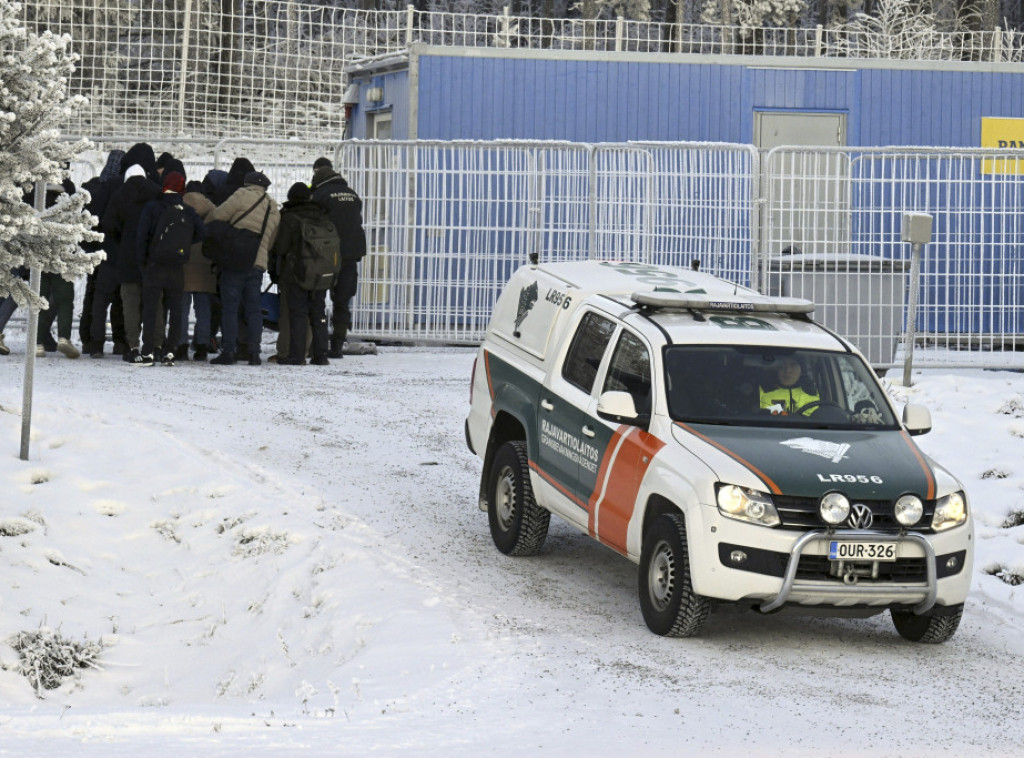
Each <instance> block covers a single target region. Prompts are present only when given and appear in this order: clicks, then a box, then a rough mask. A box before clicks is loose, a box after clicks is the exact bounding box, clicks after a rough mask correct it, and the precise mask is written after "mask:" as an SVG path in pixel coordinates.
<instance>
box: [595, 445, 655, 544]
mask: <svg viewBox="0 0 1024 758" xmlns="http://www.w3.org/2000/svg"><path fill="white" fill-rule="evenodd" d="M621 430H622V427H620V428H619V431H620V432H621ZM613 442H615V443H616V444H617V449H615V450H614V452H613V451H612V443H613ZM608 447H609V449H608V451H606V457H608V458H611V459H612V461H611V465H610V466H608V469H607V471H606V473H605V475H604V476H603V477H599V478H598V480H597V482H596V484H595V490H594V493H593V494H592V495H591V496H590V531H591V534H593V535H594V536H596V537H597V539H598V540H600V541H601V542H602V543H603V544H605V545H608V546H609V547H610V548H612V549H613V550H616V551H618V552H620V553H622V554H625V553H626V552H627V550H626V532H627V531H628V529H629V522H630V521H631V520H632V518H633V512H634V511H635V510H636V499H637V496H638V495H639V493H640V486H641V485H642V484H643V481H644V476H645V475H646V474H647V469H648V468H650V465H651V463H652V462H653V461H654V456H656V455H657V454H658V452H659V451H660V450H661V449H662V448H663V447H665V443H664V442H663V441H662V440H659V439H658V438H657V437H655V436H654V435H652V434H649V433H648V432H645V431H643V430H641V429H637V428H636V427H628V428H627V430H626V432H625V434H621V433H620V434H618V435H617V438H616V437H613V440H612V441H611V442H609V446H608Z"/></svg>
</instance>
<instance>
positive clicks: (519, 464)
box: [487, 441, 551, 555]
mask: <svg viewBox="0 0 1024 758" xmlns="http://www.w3.org/2000/svg"><path fill="white" fill-rule="evenodd" d="M488 473H489V476H488V480H487V520H488V521H489V522H490V525H491V538H492V539H493V540H494V545H495V547H497V548H498V550H500V551H501V552H503V553H505V555H536V554H537V553H538V552H540V548H541V546H542V545H543V544H544V539H545V538H546V537H547V536H548V524H549V523H550V521H551V514H550V513H549V512H548V511H546V510H545V509H544V508H541V507H540V506H539V505H537V502H536V501H535V500H534V498H533V486H532V485H531V484H530V462H529V458H528V457H527V455H526V443H525V442H519V441H516V442H506V443H505V444H503V445H502V446H501V447H499V448H498V450H497V452H496V453H495V454H494V460H493V462H492V463H491V468H490V471H489V472H488Z"/></svg>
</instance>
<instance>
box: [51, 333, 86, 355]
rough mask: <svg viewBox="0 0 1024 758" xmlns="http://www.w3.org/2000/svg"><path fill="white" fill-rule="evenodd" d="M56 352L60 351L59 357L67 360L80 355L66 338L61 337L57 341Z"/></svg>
mask: <svg viewBox="0 0 1024 758" xmlns="http://www.w3.org/2000/svg"><path fill="white" fill-rule="evenodd" d="M57 350H59V351H60V353H61V355H63V356H65V357H67V358H77V357H78V356H80V355H81V353H80V352H79V350H78V348H77V347H75V346H74V345H72V344H71V340H69V339H68V338H67V337H61V338H60V339H59V340H57Z"/></svg>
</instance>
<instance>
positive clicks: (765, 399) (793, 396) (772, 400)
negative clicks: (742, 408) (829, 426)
mask: <svg viewBox="0 0 1024 758" xmlns="http://www.w3.org/2000/svg"><path fill="white" fill-rule="evenodd" d="M760 389H761V407H762V408H765V409H767V408H771V407H772V406H782V412H783V413H794V412H796V410H797V409H798V408H802V407H804V406H805V405H807V404H808V403H813V402H814V401H816V400H821V395H812V394H811V393H809V392H806V391H804V389H803V388H801V387H800V386H796V387H774V388H772V389H765V388H764V387H761V388H760ZM816 410H817V408H813V409H812V410H811V413H814V411H816Z"/></svg>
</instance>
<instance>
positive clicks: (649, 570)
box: [638, 513, 711, 637]
mask: <svg viewBox="0 0 1024 758" xmlns="http://www.w3.org/2000/svg"><path fill="white" fill-rule="evenodd" d="M638 590H639V593H640V610H641V611H642V612H643V615H644V621H645V622H646V623H647V628H648V629H650V630H651V631H652V632H654V633H655V634H660V635H661V636H663V637H696V636H697V635H698V634H700V633H701V630H702V629H703V628H704V622H705V621H707V618H708V614H709V613H710V612H711V601H710V600H708V599H707V598H706V597H701V596H700V595H698V594H697V593H695V592H694V591H693V584H692V582H691V581H690V555H689V550H688V548H687V545H686V521H685V519H684V518H683V516H682V515H681V514H678V513H670V514H665V515H664V516H659V517H658V518H657V519H656V520H655V521H654V523H653V524H651V528H650V529H649V530H648V532H647V534H646V535H644V544H643V549H642V551H641V553H640V576H639V581H638Z"/></svg>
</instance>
